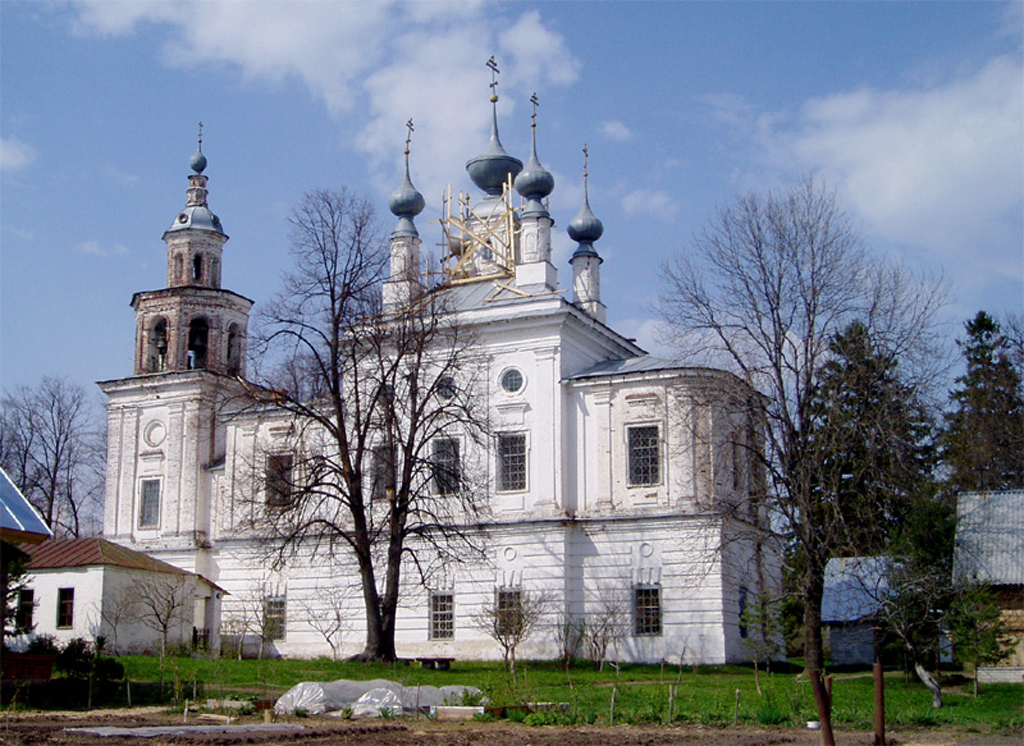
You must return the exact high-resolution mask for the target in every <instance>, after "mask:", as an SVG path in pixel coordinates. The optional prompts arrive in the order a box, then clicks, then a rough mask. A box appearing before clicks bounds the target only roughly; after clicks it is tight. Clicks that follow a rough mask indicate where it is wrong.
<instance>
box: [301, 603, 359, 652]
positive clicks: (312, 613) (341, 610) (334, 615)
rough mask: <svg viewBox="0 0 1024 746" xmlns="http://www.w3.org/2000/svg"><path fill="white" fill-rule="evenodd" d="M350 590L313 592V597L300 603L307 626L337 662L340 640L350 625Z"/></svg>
mask: <svg viewBox="0 0 1024 746" xmlns="http://www.w3.org/2000/svg"><path fill="white" fill-rule="evenodd" d="M351 598H352V593H351V590H350V589H349V588H347V587H339V586H329V587H326V588H321V587H319V586H317V587H316V589H315V590H314V593H313V596H312V597H308V598H306V599H304V600H303V601H302V609H303V611H305V613H306V620H307V621H308V622H309V626H310V627H312V628H313V629H315V630H316V631H317V632H319V633H320V636H321V637H323V638H324V641H325V642H326V643H327V644H328V645H329V646H330V648H331V659H332V660H338V650H339V649H340V648H341V643H342V638H343V637H344V634H345V632H346V631H348V629H349V628H350V627H351V623H350V621H349V618H348V607H349V601H350V600H351Z"/></svg>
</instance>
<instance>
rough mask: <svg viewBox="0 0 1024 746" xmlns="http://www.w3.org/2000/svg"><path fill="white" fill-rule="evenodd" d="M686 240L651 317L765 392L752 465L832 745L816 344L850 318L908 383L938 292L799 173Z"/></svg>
mask: <svg viewBox="0 0 1024 746" xmlns="http://www.w3.org/2000/svg"><path fill="white" fill-rule="evenodd" d="M693 248H694V250H693V252H692V254H680V255H678V256H677V257H676V258H675V259H674V260H673V261H672V262H670V263H668V264H667V265H666V266H665V272H664V274H665V278H666V286H665V289H664V291H663V293H662V296H661V309H662V313H663V316H664V318H665V320H666V321H667V322H668V326H669V329H670V334H671V339H670V341H672V342H674V343H675V344H676V345H677V346H678V347H679V348H680V349H681V350H683V351H685V352H688V353H691V354H694V355H701V354H703V355H704V356H705V357H706V358H709V359H710V360H712V361H713V362H714V363H716V364H720V365H725V366H727V367H729V368H731V369H732V370H733V371H734V372H735V373H736V374H737V375H739V376H740V377H741V378H742V379H743V380H745V381H747V382H748V383H750V384H751V385H752V386H754V387H755V388H756V389H758V390H759V391H760V392H761V393H762V394H763V395H764V399H763V410H762V416H763V417H764V422H765V432H764V439H765V449H764V454H763V458H762V464H761V466H762V468H763V469H764V471H765V475H766V478H767V479H768V480H769V484H770V487H771V489H770V493H769V496H768V497H769V500H770V503H771V506H770V507H771V510H772V512H773V515H774V520H775V524H776V525H777V526H779V527H781V529H782V530H781V532H780V536H779V537H778V538H779V539H780V540H782V541H784V542H785V543H786V544H785V545H786V546H789V547H793V548H795V549H796V550H797V554H798V556H799V565H798V566H797V567H796V568H794V569H796V570H797V575H796V577H797V578H798V583H799V593H800V596H801V598H802V600H803V601H804V602H805V606H804V608H805V617H804V624H805V634H806V650H807V654H806V661H807V667H808V672H809V677H810V681H811V686H812V689H813V691H814V696H815V702H816V704H817V709H818V715H819V719H820V720H821V722H822V741H823V743H826V744H832V743H834V736H833V733H832V728H831V714H830V713H831V706H830V702H829V698H828V696H827V693H826V691H825V687H824V685H823V682H822V677H821V672H822V669H823V665H824V656H823V646H822V625H821V598H822V592H823V588H824V571H825V565H826V563H827V562H828V559H829V557H831V556H833V555H835V554H837V553H841V551H842V548H841V547H839V546H837V534H836V533H835V532H834V531H831V530H828V526H824V525H822V523H821V522H820V520H819V518H820V516H821V515H822V512H821V505H822V503H821V501H822V499H823V497H826V498H827V491H826V490H822V489H821V485H820V464H819V463H817V462H816V461H815V459H814V458H813V452H814V450H815V448H816V447H817V445H816V443H815V441H814V433H815V426H816V422H815V412H814V410H813V406H812V402H813V397H814V395H815V392H816V386H817V378H818V374H819V371H820V370H821V368H822V367H823V366H824V365H825V364H826V362H827V361H828V360H829V359H830V356H831V353H830V350H829V345H830V344H831V342H832V341H833V339H834V338H835V337H836V335H837V334H838V333H839V332H840V331H842V330H843V329H845V328H846V327H847V326H848V325H849V324H850V323H851V322H853V321H854V320H861V321H862V322H863V323H864V324H865V326H866V328H867V329H869V330H870V332H871V335H872V338H873V339H874V340H876V342H877V343H878V344H879V345H880V346H881V347H882V348H883V349H885V350H886V351H887V353H888V354H889V355H891V356H892V357H893V358H894V359H900V360H901V362H903V363H905V365H906V369H907V370H908V371H913V372H915V373H916V374H917V376H918V377H919V379H921V380H924V378H925V377H926V376H927V375H929V374H932V373H934V370H932V369H930V368H929V367H928V365H927V363H928V361H929V360H931V359H933V358H931V357H930V356H931V354H932V353H933V351H934V349H935V347H936V344H935V343H936V338H935V335H934V331H933V327H932V324H931V319H932V317H933V314H934V312H935V311H936V309H937V307H938V306H939V305H940V303H941V301H942V299H943V292H942V290H943V288H942V287H941V285H940V284H939V283H936V282H934V281H932V280H930V279H928V278H918V277H915V276H912V275H911V274H910V273H908V272H907V271H906V270H904V269H903V268H901V267H899V266H891V265H887V264H885V263H882V262H878V261H876V260H875V259H874V258H873V257H871V256H870V255H869V254H868V252H867V251H866V250H865V249H864V248H863V247H862V246H861V244H860V242H859V239H858V237H857V235H856V233H855V231H854V230H853V228H852V226H851V225H850V221H849V219H848V218H847V217H846V215H845V214H844V212H843V211H842V209H841V208H840V207H839V205H838V203H837V201H836V198H835V195H834V194H833V193H832V192H831V191H829V190H827V189H826V188H825V187H824V186H823V185H822V184H820V183H817V182H815V181H813V180H810V179H809V180H807V181H805V182H804V183H802V184H801V185H799V186H798V187H796V188H794V189H792V190H790V191H789V192H787V193H786V194H784V195H781V196H776V195H774V194H771V193H769V194H768V195H767V196H764V197H762V196H758V195H750V196H746V197H742V198H741V199H740V200H739V201H738V202H737V203H736V204H734V205H732V206H730V207H726V208H724V209H722V210H721V211H720V212H719V213H718V215H717V216H716V217H715V218H714V219H713V220H712V221H710V222H709V223H708V224H707V226H706V227H705V228H704V229H703V230H702V231H701V232H700V233H699V234H698V235H697V236H696V238H695V240H694V247H693ZM828 516H829V518H830V519H831V518H835V517H837V516H838V514H836V513H834V512H830V513H828Z"/></svg>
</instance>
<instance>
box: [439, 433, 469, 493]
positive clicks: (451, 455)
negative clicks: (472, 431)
mask: <svg viewBox="0 0 1024 746" xmlns="http://www.w3.org/2000/svg"><path fill="white" fill-rule="evenodd" d="M432 467H433V481H434V494H436V495H454V494H455V493H456V492H458V490H459V481H460V480H461V478H462V475H461V466H460V464H459V441H457V440H455V438H437V439H435V440H434V452H433V464H432Z"/></svg>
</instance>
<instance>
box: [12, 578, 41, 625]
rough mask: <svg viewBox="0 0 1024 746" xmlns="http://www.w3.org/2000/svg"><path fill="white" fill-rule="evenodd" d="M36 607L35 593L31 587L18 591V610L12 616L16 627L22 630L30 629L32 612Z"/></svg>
mask: <svg viewBox="0 0 1024 746" xmlns="http://www.w3.org/2000/svg"><path fill="white" fill-rule="evenodd" d="M35 608H36V594H35V591H33V590H32V589H31V588H22V589H21V590H19V591H18V611H17V614H16V615H15V618H14V623H15V625H17V628H18V629H19V630H21V631H23V632H28V631H30V630H31V629H32V612H33V611H35Z"/></svg>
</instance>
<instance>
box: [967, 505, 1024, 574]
mask: <svg viewBox="0 0 1024 746" xmlns="http://www.w3.org/2000/svg"><path fill="white" fill-rule="evenodd" d="M953 574H954V576H955V577H956V578H958V579H974V580H979V581H981V582H983V583H992V584H994V585H1024V490H1006V491H1001V492H971V493H965V494H962V495H960V496H959V497H958V498H957V502H956V549H955V551H954V554H953Z"/></svg>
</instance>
